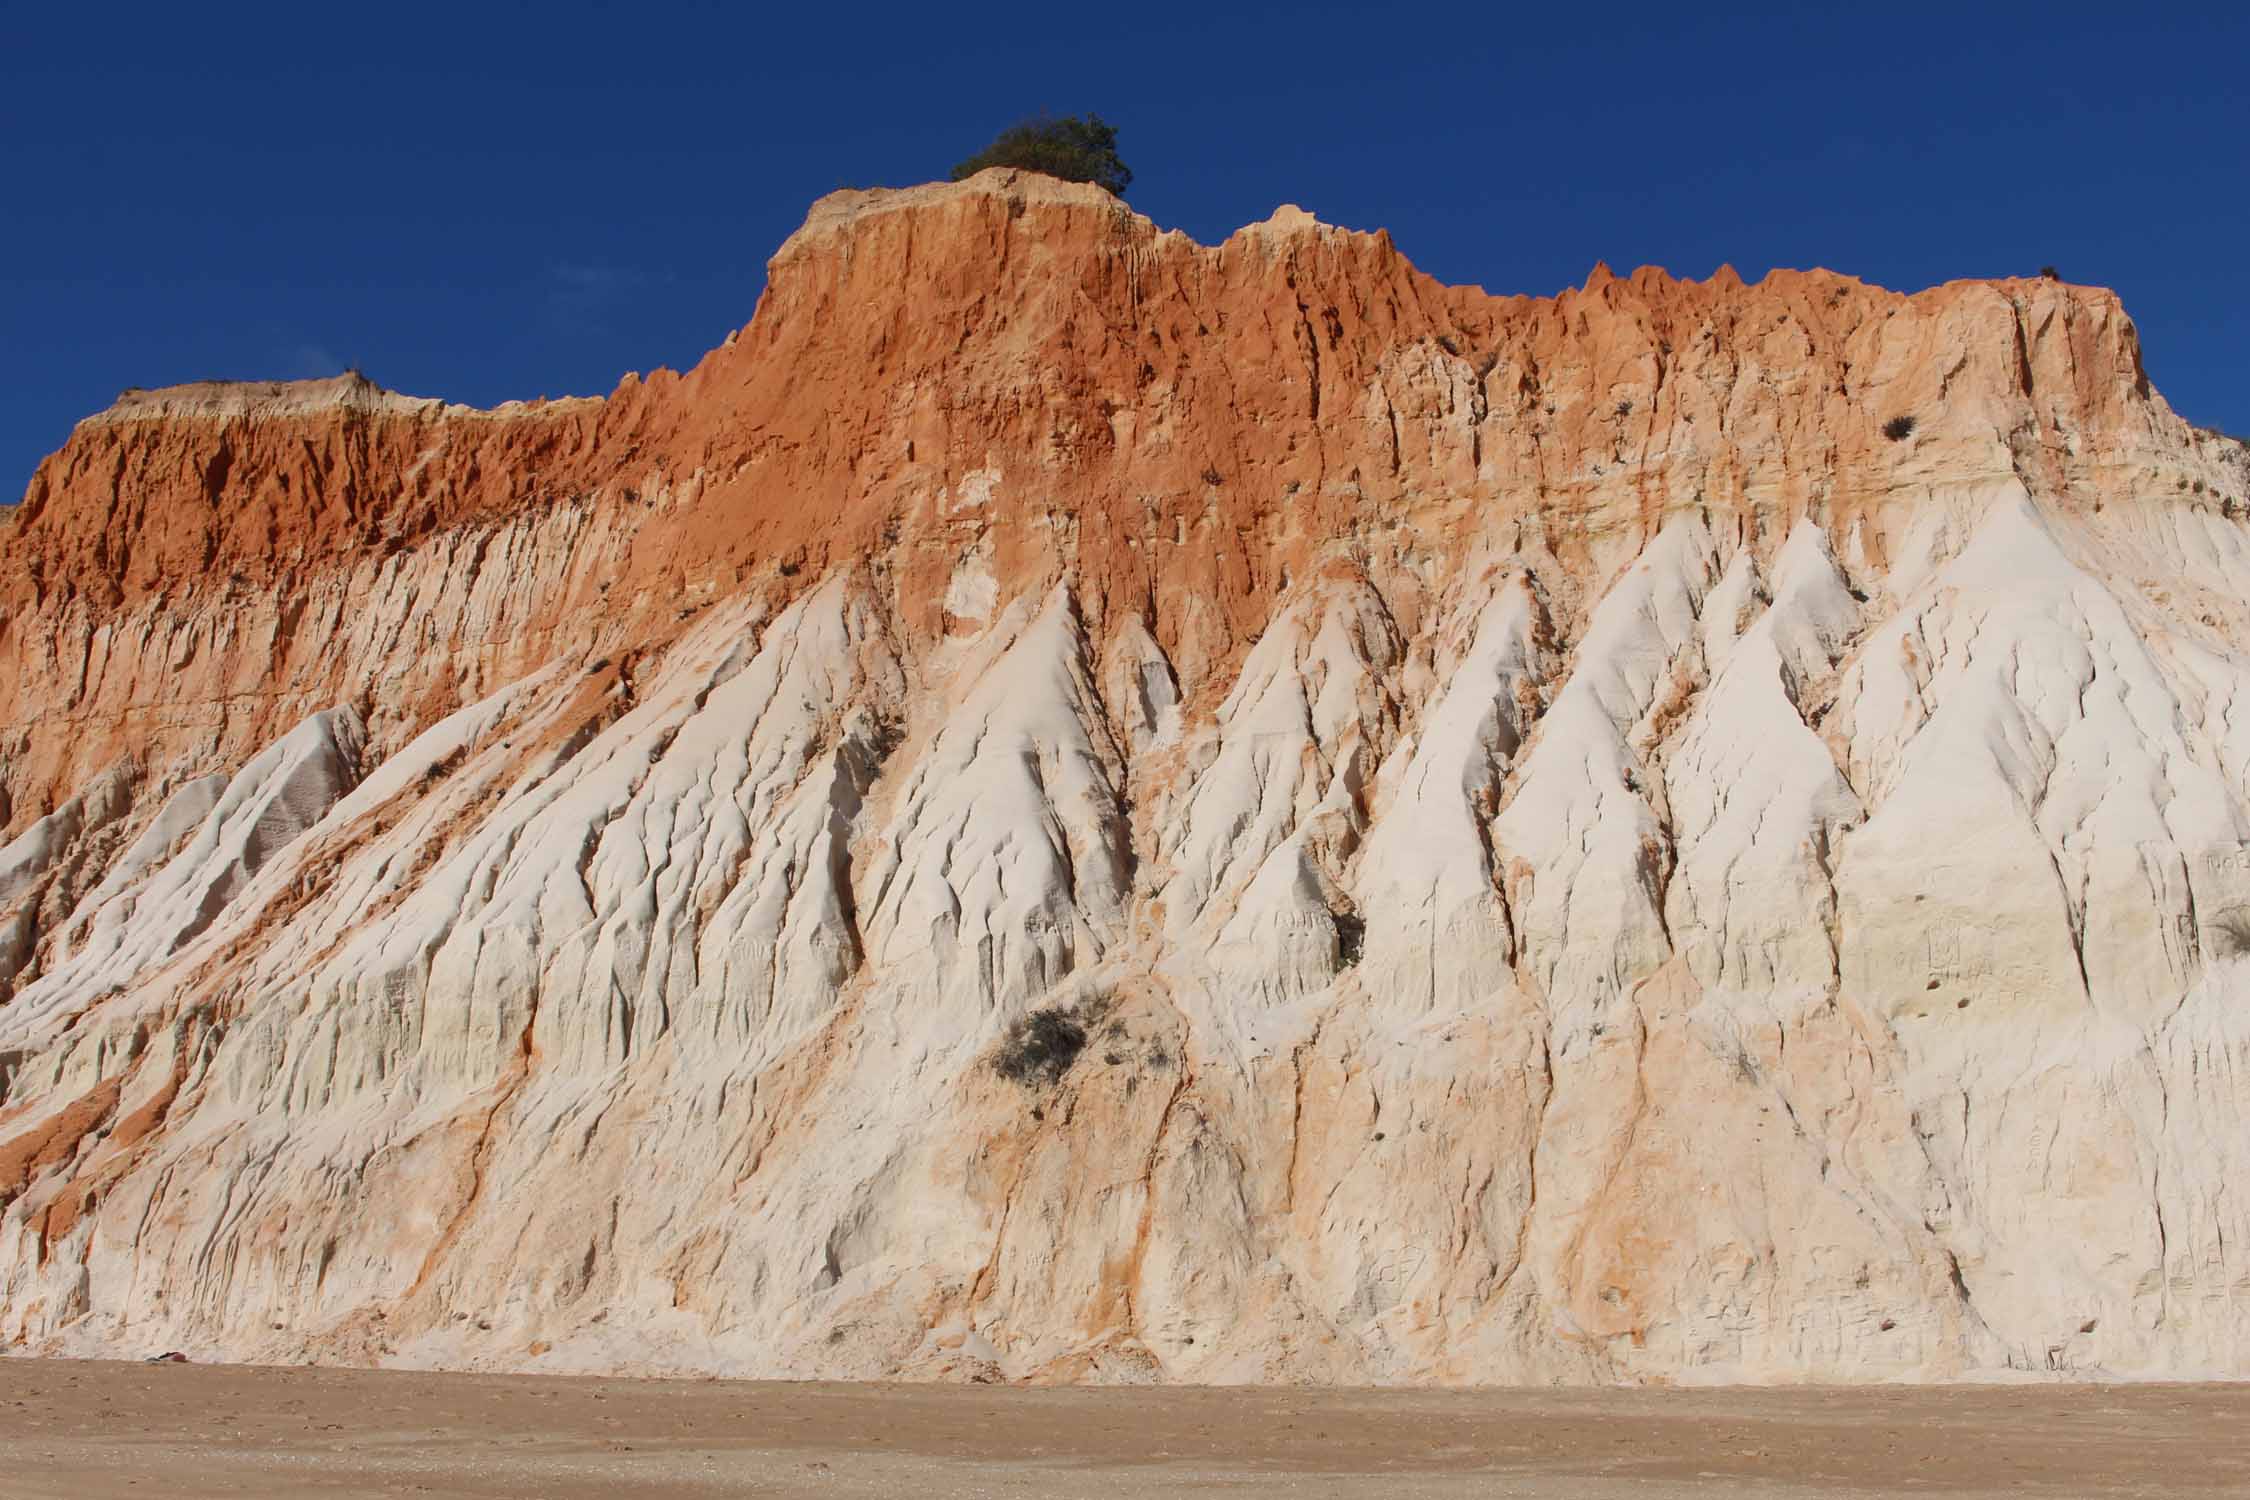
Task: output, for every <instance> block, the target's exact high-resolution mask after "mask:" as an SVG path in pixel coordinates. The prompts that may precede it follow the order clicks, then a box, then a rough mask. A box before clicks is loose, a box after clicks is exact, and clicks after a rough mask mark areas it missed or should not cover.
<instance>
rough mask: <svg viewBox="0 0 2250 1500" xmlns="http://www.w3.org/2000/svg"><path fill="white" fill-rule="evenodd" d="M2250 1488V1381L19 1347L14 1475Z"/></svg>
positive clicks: (80, 1488)
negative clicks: (57, 1356) (1068, 1371)
mask: <svg viewBox="0 0 2250 1500" xmlns="http://www.w3.org/2000/svg"><path fill="white" fill-rule="evenodd" d="M243 1494H259V1495H308V1496H375V1495H385V1496H388V1495H432V1496H462V1497H492V1496H534V1495H535V1496H552V1497H578V1496H585V1497H595V1496H613V1495H636V1496H637V1495H649V1496H657V1495H663V1496H673V1495H677V1496H703V1495H714V1496H717V1495H759V1496H768V1495H770V1496H799V1495H804V1496H832V1497H850V1496H907V1497H911V1500H953V1497H957V1496H959V1497H966V1496H988V1495H990V1496H1004V1495H1024V1496H1042V1497H1045V1496H1055V1497H1065V1500H1068V1497H1080V1496H1084V1497H1100V1500H1118V1497H1121V1496H1140V1495H1221V1496H1227V1497H1260V1500H1262V1497H1267V1496H1331V1495H1332V1496H1368V1497H1392V1496H1397V1497H1402V1500H1416V1497H1423V1496H1432V1497H1435V1496H1470V1495H1475V1496H1512V1495H1524V1496H1553V1497H1558V1500H1581V1497H1588V1500H1591V1497H1611V1496H1617V1497H1628V1496H1630V1497H1635V1500H1661V1497H1668V1496H1674V1495H1680V1496H1706V1495H1708V1496H1718V1495H1756V1496H1761V1497H1774V1500H1787V1497H1798V1496H1805V1497H1811V1496H1844V1495H1868V1494H1930V1495H1947V1496H1983V1495H2008V1496H2042V1497H2045V1496H2119V1495H2149V1496H2156V1495H2197V1494H2202V1495H2212V1496H2218V1495H2243V1494H2250V1386H2218V1385H2143V1386H2097V1385H2018V1386H1990V1385H1984V1386H1955V1387H1929V1386H1922V1387H1881V1388H1859V1389H1805V1388H1797V1389H1771V1388H1764V1389H1739V1388H1735V1389H1718V1390H1691V1391H1652V1390H1438V1391H1433V1390H1316V1389H1295V1388H1292V1389H1271V1388H1230V1389H1211V1388H1187V1389H1173V1388H1147V1387H1137V1388H1117V1387H1109V1388H1047V1389H1014V1388H1000V1387H991V1386H923V1385H914V1386H898V1385H840V1384H774V1383H763V1382H736V1381H654V1380H610V1379H572V1378H559V1377H541V1376H499V1375H454V1374H424V1373H418V1372H407V1371H389V1370H339V1369H311V1368H280V1367H261V1368H252V1367H241V1366H204V1365H140V1364H110V1363H81V1362H72V1361H47V1360H24V1359H15V1360H0V1495H6V1496H71V1497H82V1500H106V1497H111V1496H145V1495H168V1496H204V1495H243Z"/></svg>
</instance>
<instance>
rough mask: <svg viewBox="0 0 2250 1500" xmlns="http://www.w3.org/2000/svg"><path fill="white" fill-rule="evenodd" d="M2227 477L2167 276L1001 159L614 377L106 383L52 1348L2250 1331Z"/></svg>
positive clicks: (1261, 1360)
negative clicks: (724, 326) (1792, 245)
mask: <svg viewBox="0 0 2250 1500" xmlns="http://www.w3.org/2000/svg"><path fill="white" fill-rule="evenodd" d="M2246 493H2250V455H2246V453H2245V450H2244V449H2243V448H2242V446H2241V445H2239V444H2236V443H2233V442H2231V441H2229V440H2227V439H2223V438H2220V437H2217V436H2216V435H2213V434H2208V433H2202V432H2198V431H2196V430H2195V429H2192V428H2190V427H2189V426H2187V424H2185V423H2183V422H2182V421H2180V420H2179V419H2178V418H2177V417H2176V416H2175V415H2173V414H2172V413H2171V411H2170V410H2169V409H2168V408H2167V407H2166V406H2165V404H2164V403H2163V401H2162V399H2161V397H2159V396H2158V395H2157V394H2156V393H2155V392H2154V391H2153V390H2152V388H2151V387H2150V384H2149V381H2148V379H2147V376H2146V374H2145V372H2144V371H2143V369H2142V365H2141V359H2140V354H2139V349H2138V344H2137V341H2136V338H2135V335H2134V331H2133V327H2132V324H2131V322H2130V320H2129V319H2128V318H2127V317H2126V316H2125V314H2124V312H2123V310H2122V309H2121V308H2120V307H2119V305H2118V303H2117V300H2116V299H2115V297H2114V296H2112V295H2111V294H2109V293H2107V292H2103V291H2099V290H2095V289H2089V288H2081V287H2072V286H2066V285H2063V284H2061V283H2058V282H2054V281H2047V280H2037V281H2001V282H1959V283H1952V284H1949V285H1946V286H1942V287H1938V288H1934V289H1932V290H1929V291H1926V292H1922V293H1919V294H1917V295H1913V296H1902V295H1899V294H1895V293H1891V292H1887V291H1883V290H1880V289H1878V288H1874V287H1870V286H1867V285H1865V284H1863V283H1860V282H1858V281H1855V280H1852V279H1850V278H1847V277H1840V276H1835V275H1831V274H1828V273H1825V272H1808V273H1785V272H1776V273H1774V274H1773V275H1771V276H1769V277H1767V278H1766V279H1765V280H1764V281H1762V282H1760V283H1758V284H1757V285H1755V286H1746V285H1744V284H1742V282H1741V281H1740V280H1739V278H1737V277H1735V276H1734V275H1733V274H1732V273H1731V272H1726V271H1722V272H1721V273H1720V274H1719V275H1718V276H1716V277H1714V278H1713V279H1712V280H1710V281H1708V282H1702V283H1697V282H1680V281H1675V280H1672V279H1671V278H1669V277H1667V276H1665V275H1663V274H1662V273H1660V272H1657V271H1654V270H1642V271H1639V272H1636V273H1635V274H1634V275H1633V276H1632V277H1630V278H1626V279H1620V278H1618V277H1616V276H1614V275H1612V274H1611V273H1610V272H1608V271H1607V270H1606V269H1600V268H1597V270H1596V272H1595V274H1594V276H1593V277H1592V278H1591V279H1590V280H1589V282H1588V283H1587V285H1586V286H1585V287H1583V288H1579V289H1575V290H1572V291H1569V292H1566V293H1564V294H1563V295H1561V296H1559V297H1557V298H1554V299H1532V298H1521V297H1517V298H1498V297H1492V296H1488V295H1486V294H1485V293H1483V292H1482V291H1480V290H1478V289H1475V288H1456V287H1445V286H1441V285H1439V284H1437V283H1436V282H1433V281H1431V280H1430V279H1429V278H1427V277H1425V276H1423V275H1421V274H1420V273H1419V272H1417V271H1415V270H1414V269H1413V267H1412V266H1411V265H1409V264H1408V263H1407V262H1406V260H1405V259H1404V258H1403V257H1402V256H1400V255H1399V254H1398V252H1397V251H1396V249H1395V248H1394V247H1393V246H1392V245H1391V244H1390V242H1389V240H1388V239H1387V237H1385V236H1382V235H1365V234H1357V233H1351V232H1347V231H1343V230H1338V229H1335V228H1332V227H1329V226H1326V225H1323V224H1320V223H1319V222H1317V221H1316V220H1314V219H1313V218H1312V217H1311V216H1310V215H1307V214H1305V213H1303V212H1302V211H1299V210H1296V209H1290V208H1285V209H1283V210H1281V211H1280V212H1278V213H1277V214H1276V215H1275V216H1274V217H1273V218H1272V219H1270V220H1268V221H1267V222H1265V223H1263V224H1258V225H1253V226H1251V227H1249V228H1247V229H1245V230H1243V231H1241V232H1239V233H1238V234H1236V235H1234V236H1233V237H1232V238H1230V239H1228V240H1227V241H1225V242H1224V243H1223V244H1220V245H1217V246H1210V247H1207V246H1201V245H1197V244H1195V243H1193V242H1192V241H1190V240H1188V239H1187V238H1186V237H1184V236H1182V235H1180V234H1178V233H1164V232H1159V231H1158V230H1157V229H1156V228H1155V227H1154V226H1153V225H1151V224H1150V223H1149V222H1148V221H1147V220H1145V219H1142V218H1140V217H1138V216H1136V215H1134V214H1132V213H1131V212H1129V211H1128V210H1127V209H1125V208H1124V207H1123V205H1121V204H1119V203H1118V202H1117V201H1116V200H1114V199H1112V198H1110V197H1109V196H1107V195H1106V194H1103V193H1101V192H1100V191H1099V190H1096V189H1092V188H1087V187H1078V186H1071V185H1065V184H1060V183H1055V182H1052V181H1050V180H1047V179H1043V178H1037V177H1030V176H1017V175H1015V174H1010V173H1006V172H988V173H985V174H983V175H981V176H979V177H977V178H974V179H972V180H970V181H968V182H965V183H960V184H954V185H948V186H937V187H925V188H916V189H910V190H905V191H901V192H872V193H842V194H837V195H833V196H832V197H830V198H827V199H824V200H822V201H821V202H820V203H819V204H817V205H815V207H814V209H813V211H812V214H811V216H810V217H809V218H808V220H807V222H806V224H805V227H804V228H803V229H802V230H800V231H799V232H798V233H797V234H796V235H794V236H792V237H791V239H790V240H789V241H788V242H787V243H786V244H785V245H783V246H782V247H781V249H780V251H779V252H778V253H777V255H776V256H775V258H774V260H773V262H772V264H771V268H770V275H769V280H768V286H767V290H766V292H765V294H764V296H763V298H762V299H761V301H760V304H759V306H758V309H757V311H756V314H755V316H754V317H753V318H752V319H751V321H750V323H749V325H748V326H747V327H746V328H745V329H744V330H742V331H741V332H740V333H739V334H737V335H735V336H733V337H731V338H729V339H728V340H727V341H726V343H725V344H724V345H722V346H721V347H720V348H718V349H716V350H714V351H713V352H712V353H711V354H710V355H709V356H707V357H706V358H705V359H704V360H703V361H702V362H701V363H700V364H699V365H698V366H697V367H696V368H695V369H694V370H692V371H690V372H688V373H687V374H684V375H674V374H672V373H670V372H658V373H656V374H655V375H652V376H651V377H649V378H648V379H646V380H642V379H639V378H635V377H628V378H627V379H626V380H625V381H624V382H623V383H622V384H621V385H620V386H619V387H618V389H617V390H616V391H614V392H613V393H611V394H610V395H609V396H607V397H603V398H599V399H585V400H571V401H560V402H551V403H534V404H524V405H511V406H508V407H503V408H500V409H497V410H494V411H490V412H484V411H475V410H469V409H466V408H461V407H454V406H447V405H444V404H442V403H438V402H433V401H418V400H413V399H410V398H406V397H401V396H398V395H395V394H393V393H389V392H386V391H382V390H380V389H378V388H376V387H374V386H372V385H371V384H369V383H367V382H365V381H363V380H360V379H358V378H357V377H344V378H343V379H340V380H337V381H328V382H316V383H300V384H284V385H270V386H232V385H218V386H197V387H181V388H176V389H173V390H169V391H158V392H134V393H129V394H128V395H127V396H126V397H123V398H121V399H120V401H119V402H118V404H117V405H116V406H114V407H113V408H111V409H110V410H109V411H107V412H105V413H102V414H101V415H99V416H96V417H93V418H90V419H88V420H87V421H86V422H84V423H82V424H81V425H80V426H79V428H78V430H77V431H76V432H75V433H73V435H72V437H71V439H70V441H69V443H68V444H67V445H66V446H65V447H64V449H63V450H62V451H61V452H60V453H58V454H56V455H55V456H54V457H53V458H51V459H50V460H48V461H47V463H45V464H44V465H42V467H41V469H40V470H39V472H38V474H37V475H35V476H34V478H33V480H32V482H31V485H30V489H29V491H28V493H27V495H26V497H25V501H24V504H23V506H22V507H21V509H20V512H19V514H18V518H17V519H16V521H15V522H14V524H13V526H12V528H11V529H10V530H9V531H7V532H6V533H5V534H0V796H4V798H5V801H4V803H0V820H4V825H5V836H6V839H7V840H8V842H6V843H5V846H4V847H0V995H4V997H5V1003H4V1004H0V1075H4V1077H5V1080H6V1084H5V1087H6V1092H5V1096H4V1100H0V1200H4V1202H5V1208H4V1210H0V1336H5V1337H6V1338H9V1339H12V1340H13V1341H14V1342H15V1343H16V1344H17V1345H18V1346H19V1347H22V1348H25V1349H29V1350H36V1351H65V1352H116V1353H131V1352H139V1351H142V1350H144V1349H146V1348H153V1347H158V1346H162V1347H180V1348H185V1349H188V1350H190V1351H191V1352H197V1353H200V1354H204V1355H208V1356H223V1357H228V1358H239V1359H305V1358H311V1359H324V1360H338V1361H371V1362H390V1363H413V1364H427V1365H447V1366H472V1367H537V1368H557V1369H592V1368H600V1369H632V1370H651V1371H656V1370H722V1371H730V1372H737V1373H750V1374H787V1375H836V1376H873V1375H905V1376H914V1377H942V1378H1009V1379H1024V1378H1035V1379H1147V1378H1160V1379H1183V1380H1335V1381H1488V1380H1557V1379H1560V1380H1639V1379H1647V1380H1698V1379H1701V1380H1711V1379H1751V1380H1764V1379H1801V1378H1818V1379H1840V1380H1854V1379H1874V1378H1945V1377H1952V1376H1959V1375H1965V1374H1972V1373H1978V1372H1985V1371H1994V1370H2001V1369H2028V1370H2042V1371H2058V1372H2064V1373H2074V1374H2081V1375H2093V1374H2103V1375H2153V1374H2164V1375H2185V1374H2224V1375H2240V1374H2244V1373H2250V1370H2246V1369H2245V1365H2244V1360H2245V1355H2244V1351H2245V1350H2246V1349H2250V1341H2246V1338H2245V1333H2246V1332H2250V1329H2246V1323H2250V1301H2246V1300H2245V1297H2244V1293H2243V1290H2242V1288H2243V1287H2245V1286H2250V1266H2246V1264H2245V1262H2244V1258H2243V1256H2244V1252H2243V1249H2242V1247H2243V1246H2244V1245H2245V1244H2250V1223H2245V1222H2244V1218H2245V1209H2244V1206H2243V1204H2242V1203H2241V1202H2240V1201H2239V1195H2230V1194H2229V1193H2228V1192H2227V1190H2226V1185H2227V1183H2228V1182H2229V1180H2230V1179H2231V1178H2232V1177H2233V1176H2235V1175H2236V1174H2238V1173H2240V1172H2241V1171H2242V1170H2243V1169H2244V1168H2245V1167H2250V1132H2246V1131H2245V1128H2244V1123H2245V1121H2244V1111H2245V1108H2246V1106H2250V1087H2246V1086H2245V1085H2244V1084H2243V1083H2242V1082H2241V1080H2242V1079H2243V1078H2246V1077H2250V1021H2246V1020H2245V1019H2244V1017H2245V1016H2246V1015H2250V1007H2246V1006H2245V1005H2244V1004H2243V999H2244V996H2245V992H2246V989H2250V706H2246V707H2244V708H2243V709H2239V710H2238V707H2237V699H2238V698H2244V697H2245V695H2244V694H2243V693H2242V692H2241V691H2240V690H2241V689H2242V688H2243V687H2244V686H2246V685H2250V654H2246V653H2250V603H2246V602H2245V601H2244V599H2243V597H2242V593H2241V590H2240V587H2239V580H2240V578H2241V577H2242V576H2243V573H2242V569H2243V567H2244V565H2245V562H2246V561H2250V558H2246V556H2245V544H2246V542H2250V536H2246V533H2245V529H2244V521H2243V519H2242V508H2243V504H2244V499H2245V495H2246ZM2245 701H2246V705H2250V698H2246V700H2245Z"/></svg>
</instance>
